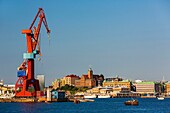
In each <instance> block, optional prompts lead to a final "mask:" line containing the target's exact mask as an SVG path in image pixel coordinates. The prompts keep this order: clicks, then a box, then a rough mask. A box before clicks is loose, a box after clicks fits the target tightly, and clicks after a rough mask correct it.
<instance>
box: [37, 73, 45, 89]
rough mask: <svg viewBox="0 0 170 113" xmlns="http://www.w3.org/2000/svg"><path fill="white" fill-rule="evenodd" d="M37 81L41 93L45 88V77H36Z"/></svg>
mask: <svg viewBox="0 0 170 113" xmlns="http://www.w3.org/2000/svg"><path fill="white" fill-rule="evenodd" d="M37 79H38V80H39V85H40V91H43V90H44V88H45V76H44V75H37Z"/></svg>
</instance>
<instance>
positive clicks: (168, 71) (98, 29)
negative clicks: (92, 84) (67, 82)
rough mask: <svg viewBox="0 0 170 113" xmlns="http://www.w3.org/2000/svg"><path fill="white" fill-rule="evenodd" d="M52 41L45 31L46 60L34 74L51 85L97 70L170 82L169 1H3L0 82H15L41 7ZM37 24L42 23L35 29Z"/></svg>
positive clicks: (0, 8) (0, 9)
mask: <svg viewBox="0 0 170 113" xmlns="http://www.w3.org/2000/svg"><path fill="white" fill-rule="evenodd" d="M39 7H42V8H43V9H44V12H45V14H46V18H47V22H48V25H49V29H50V30H51V39H50V41H49V40H48V37H47V34H46V30H45V27H44V25H42V29H41V51H42V54H43V56H42V59H41V61H38V60H36V66H35V68H36V72H35V74H44V75H45V77H46V84H47V85H50V83H51V82H52V81H53V80H54V79H55V78H62V77H64V76H65V75H68V74H76V75H78V76H81V75H82V74H86V73H87V71H88V69H89V67H92V69H93V71H94V73H95V74H103V75H104V76H105V77H115V76H116V75H119V76H121V77H123V78H125V79H131V80H135V79H143V80H162V78H163V76H164V78H165V79H166V80H170V1H169V0H0V28H1V29H0V79H3V80H4V81H5V83H13V84H14V83H15V82H16V80H17V75H16V73H17V67H18V66H19V65H20V64H21V62H22V61H23V58H22V55H23V53H24V52H26V39H25V37H24V35H23V34H21V30H22V29H28V28H29V26H30V24H31V23H32V21H33V18H34V17H35V15H36V13H37V11H38V8H39ZM36 26H37V25H36Z"/></svg>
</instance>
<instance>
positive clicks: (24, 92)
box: [15, 8, 50, 97]
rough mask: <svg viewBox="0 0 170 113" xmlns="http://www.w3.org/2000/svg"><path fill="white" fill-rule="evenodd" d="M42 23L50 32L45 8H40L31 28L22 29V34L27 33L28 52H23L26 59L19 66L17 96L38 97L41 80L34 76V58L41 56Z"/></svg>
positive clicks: (16, 86) (16, 85)
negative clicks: (40, 35) (40, 37)
mask: <svg viewBox="0 0 170 113" xmlns="http://www.w3.org/2000/svg"><path fill="white" fill-rule="evenodd" d="M38 17H39V22H38V26H37V27H35V26H34V24H35V22H36V20H37V18H38ZM42 23H43V24H44V26H45V28H46V31H47V33H48V34H49V33H50V30H49V28H48V25H47V21H46V18H45V13H44V10H43V9H42V8H39V10H38V13H37V14H36V16H35V18H34V20H33V22H32V24H31V26H30V27H29V29H26V30H22V34H25V35H26V40H27V53H24V54H23V58H24V61H23V62H22V63H21V65H20V66H19V67H18V72H17V76H18V80H17V82H16V84H15V97H36V92H37V91H40V86H39V81H38V80H37V79H35V78H34V59H35V57H36V55H37V54H39V55H40V56H41V52H40V44H39V34H40V29H41V25H42ZM33 26H34V27H33Z"/></svg>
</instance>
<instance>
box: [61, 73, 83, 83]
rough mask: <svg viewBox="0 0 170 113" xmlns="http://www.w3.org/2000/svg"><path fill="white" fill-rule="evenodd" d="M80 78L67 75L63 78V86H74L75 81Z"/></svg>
mask: <svg viewBox="0 0 170 113" xmlns="http://www.w3.org/2000/svg"><path fill="white" fill-rule="evenodd" d="M79 79H80V77H79V76H76V75H73V74H71V75H67V76H65V77H64V78H63V80H64V81H65V85H66V84H68V85H70V86H75V81H76V80H79Z"/></svg>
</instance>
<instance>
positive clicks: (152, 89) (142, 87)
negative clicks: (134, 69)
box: [135, 81, 159, 95]
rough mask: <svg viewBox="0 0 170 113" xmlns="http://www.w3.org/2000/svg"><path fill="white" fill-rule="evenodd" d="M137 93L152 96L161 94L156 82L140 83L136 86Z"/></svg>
mask: <svg viewBox="0 0 170 113" xmlns="http://www.w3.org/2000/svg"><path fill="white" fill-rule="evenodd" d="M135 86H136V92H138V93H141V94H150V95H154V94H155V93H159V84H158V83H156V82H150V81H149V82H147V81H145V82H139V83H136V84H135Z"/></svg>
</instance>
